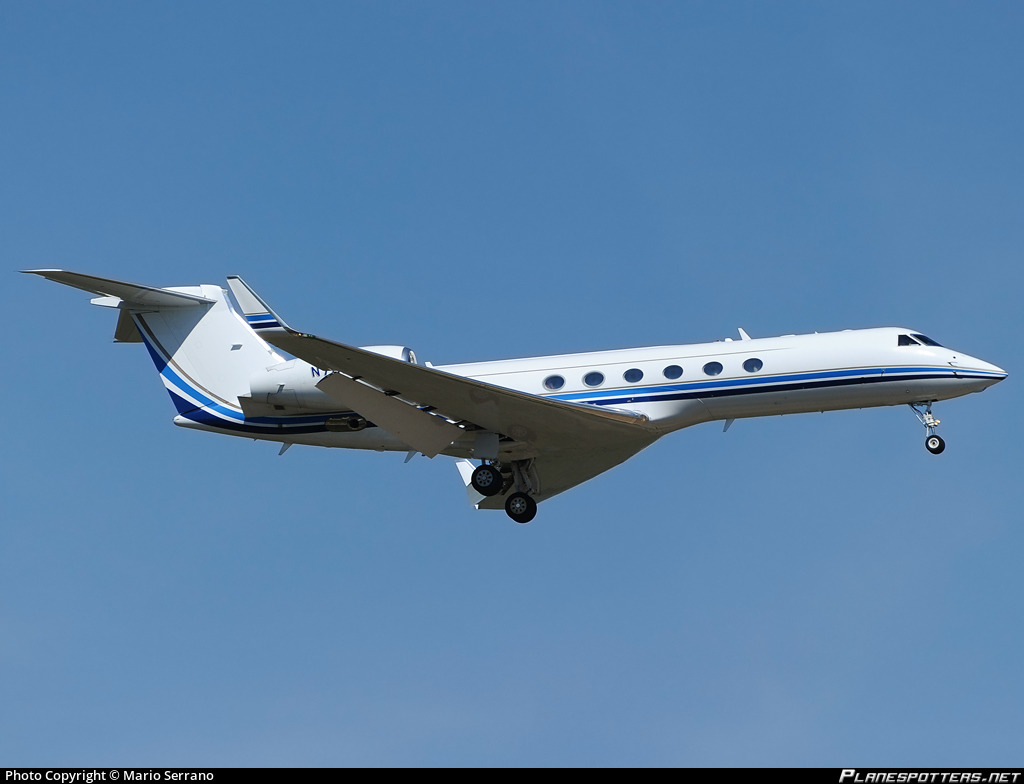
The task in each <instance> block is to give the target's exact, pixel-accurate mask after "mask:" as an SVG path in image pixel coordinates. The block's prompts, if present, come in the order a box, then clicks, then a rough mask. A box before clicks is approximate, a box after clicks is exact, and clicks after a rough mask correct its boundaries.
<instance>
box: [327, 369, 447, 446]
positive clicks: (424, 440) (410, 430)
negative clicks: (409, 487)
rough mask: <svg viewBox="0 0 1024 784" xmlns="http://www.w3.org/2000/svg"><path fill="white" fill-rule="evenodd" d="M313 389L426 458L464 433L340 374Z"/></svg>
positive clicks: (328, 377)
mask: <svg viewBox="0 0 1024 784" xmlns="http://www.w3.org/2000/svg"><path fill="white" fill-rule="evenodd" d="M316 386H317V388H318V389H321V390H323V391H324V392H326V393H327V394H329V395H330V396H331V397H333V398H335V399H336V400H338V401H340V402H341V403H343V404H344V405H345V406H347V407H350V408H351V409H352V410H353V411H357V412H359V414H361V415H362V416H364V417H366V418H367V419H370V420H372V421H374V422H377V423H381V426H382V427H384V429H385V430H387V431H388V432H389V433H391V435H393V436H395V437H397V438H400V439H402V440H403V441H404V442H405V443H407V444H408V445H409V446H411V447H412V448H413V449H415V450H417V451H418V452H422V453H423V454H425V455H426V456H427V457H434V455H436V454H438V453H439V452H441V451H443V450H444V449H445V448H446V447H447V446H448V445H449V444H450V443H451V442H452V441H454V440H455V439H456V438H459V437H460V436H462V435H463V433H464V431H463V430H462V429H461V428H459V427H456V426H455V425H453V424H451V423H449V422H446V421H445V420H443V419H441V418H440V417H438V416H435V415H433V414H431V413H428V412H426V411H422V410H420V409H419V408H417V407H416V406H412V405H409V404H408V403H403V402H402V401H401V400H398V399H397V398H396V397H394V396H389V395H387V394H385V393H383V392H381V391H379V390H377V389H374V388H373V387H369V386H367V385H366V384H361V383H360V382H358V381H355V380H354V379H352V378H349V377H348V376H345V375H342V374H341V373H331V374H329V375H327V376H326V377H324V378H323V379H322V380H321V381H320V382H319V383H318V384H317V385H316Z"/></svg>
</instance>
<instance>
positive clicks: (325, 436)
mask: <svg viewBox="0 0 1024 784" xmlns="http://www.w3.org/2000/svg"><path fill="white" fill-rule="evenodd" d="M913 336H917V337H913ZM901 343H903V344H904V345H901ZM929 343H931V344H929ZM433 367H434V368H435V369H436V370H440V371H443V372H446V373H451V374H453V375H458V376H463V377H470V378H473V379H476V380H479V381H483V382H486V383H488V384H493V385H496V386H501V387H506V388H510V389H515V390H519V391H522V392H526V393H529V394H534V395H540V396H546V397H551V398H555V399H558V400H563V401H568V402H573V403H578V404H587V405H597V406H610V407H613V408H616V409H622V410H627V411H631V412H637V413H640V414H643V415H645V416H646V417H647V418H648V419H649V420H650V421H651V423H652V424H653V425H654V426H655V427H656V428H657V429H658V430H659V431H661V432H662V433H668V432H671V431H673V430H678V429H680V428H684V427H689V426H691V425H695V424H698V423H700V422H707V421H712V420H729V419H738V418H743V417H757V416H772V415H778V414H795V413H804V412H814V411H829V410H838V409H850V408H867V407H872V406H890V405H899V404H904V403H928V402H933V401H937V400H944V399H948V398H953V397H958V396H961V395H965V394H968V393H970V392H980V391H981V390H983V389H985V388H986V387H989V386H991V385H992V384H994V383H996V382H998V381H1000V380H1001V379H1003V378H1004V377H1005V376H1006V373H1005V372H1004V371H1003V370H1001V369H1000V368H998V367H996V366H995V365H992V364H989V363H987V362H984V361H982V360H980V359H976V358H974V357H971V356H968V355H966V354H963V353H961V352H957V351H953V350H950V349H948V348H944V347H942V346H939V345H937V344H934V343H933V342H931V341H928V339H927V338H923V336H920V335H919V333H915V332H914V331H912V330H908V329H900V328H892V327H888V328H879V329H866V330H847V331H844V332H829V333H820V334H819V333H815V334H811V335H786V336H782V337H774V338H760V339H742V340H728V339H727V340H723V341H716V342H713V343H700V344H693V345H676V346H657V347H648V348H633V349H621V350H615V351H598V352H589V353H583V354H561V355H554V356H545V357H529V358H523V359H510V360H502V361H493V362H476V363H467V364H458V365H438V366H433ZM323 373H324V371H320V370H318V369H317V368H315V367H313V366H311V365H309V364H308V363H305V362H302V361H301V360H293V361H291V362H289V363H287V367H286V368H284V369H283V370H282V371H280V372H279V373H278V374H277V375H276V376H275V382H276V380H277V377H278V376H279V377H280V379H281V381H283V382H286V383H283V384H281V385H279V387H280V389H281V390H282V393H281V394H284V393H287V394H288V396H289V398H288V399H289V400H292V399H294V400H295V401H296V402H297V404H298V409H292V410H289V411H288V412H287V413H288V414H289V416H282V417H280V422H281V423H282V424H279V425H278V426H277V427H276V428H274V429H271V428H269V427H260V430H262V433H260V434H258V435H257V434H256V433H254V432H253V431H252V430H250V429H249V428H246V431H247V432H239V428H238V427H233V428H231V429H230V430H225V429H223V428H221V427H218V426H217V424H216V422H215V421H211V420H207V421H205V422H197V421H193V420H192V419H189V418H187V417H180V416H179V417H177V418H176V420H175V421H176V422H177V423H178V424H181V425H184V426H187V427H199V428H201V429H207V430H216V431H219V432H233V433H234V434H237V435H248V436H250V437H254V436H255V437H258V438H266V439H269V440H275V441H289V442H292V443H304V444H312V445H319V446H332V447H347V448H355V449H374V450H387V451H392V450H394V451H406V450H408V449H409V447H408V446H407V445H406V444H404V443H403V442H401V441H400V440H399V439H397V438H395V437H393V436H391V435H390V434H389V433H387V432H386V431H383V430H381V428H377V427H368V428H366V429H364V430H360V431H357V432H329V431H327V430H321V431H319V432H310V430H311V428H310V427H309V426H303V427H301V428H300V427H290V426H289V420H291V421H292V422H296V423H297V422H298V421H299V420H302V421H303V422H306V423H311V417H310V415H311V414H315V413H316V412H324V411H327V410H329V409H331V408H334V409H335V410H336V406H337V402H336V401H334V400H333V399H331V398H330V397H329V396H327V395H325V394H324V393H323V392H321V391H320V390H319V389H317V388H316V386H315V385H316V383H317V382H318V381H319V380H320V379H321V377H322V375H323ZM254 388H255V387H254ZM274 388H275V389H277V388H278V387H277V386H275V387H274ZM270 402H273V399H272V398H271V401H270ZM289 409H291V406H289ZM268 424H269V422H268ZM301 431H306V432H301ZM445 454H449V455H453V456H460V457H461V456H466V455H469V454H472V449H471V445H470V443H469V442H468V441H467V443H460V442H459V441H456V442H455V443H454V444H452V446H451V447H450V448H449V449H447V450H445Z"/></svg>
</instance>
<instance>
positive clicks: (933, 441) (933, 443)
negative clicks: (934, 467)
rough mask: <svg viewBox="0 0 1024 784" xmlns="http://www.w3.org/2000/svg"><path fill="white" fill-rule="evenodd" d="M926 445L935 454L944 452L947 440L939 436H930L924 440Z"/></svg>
mask: <svg viewBox="0 0 1024 784" xmlns="http://www.w3.org/2000/svg"><path fill="white" fill-rule="evenodd" d="M924 447H925V449H927V450H928V451H929V452H931V453H932V454H933V455H939V454H942V450H943V449H945V448H946V442H945V441H943V440H942V438H941V437H939V436H928V438H926V439H925V440H924Z"/></svg>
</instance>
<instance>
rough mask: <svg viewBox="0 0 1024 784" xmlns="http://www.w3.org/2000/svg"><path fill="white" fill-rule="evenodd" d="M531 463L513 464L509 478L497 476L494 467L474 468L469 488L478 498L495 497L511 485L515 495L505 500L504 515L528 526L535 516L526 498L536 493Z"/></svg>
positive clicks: (498, 469) (533, 505) (533, 506)
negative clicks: (470, 487) (514, 489)
mask: <svg viewBox="0 0 1024 784" xmlns="http://www.w3.org/2000/svg"><path fill="white" fill-rule="evenodd" d="M532 463H533V461H532V460H516V461H514V462H513V463H512V467H511V468H512V470H511V473H510V474H509V475H507V476H506V474H503V473H502V472H501V466H499V465H498V464H497V463H484V464H483V465H480V466H477V468H476V469H475V470H474V471H473V474H472V476H471V477H470V480H469V481H470V484H471V485H473V489H474V490H476V491H477V492H478V493H480V495H482V496H487V497H490V496H495V495H498V494H500V493H502V492H503V491H505V490H507V489H509V488H510V487H512V486H513V485H514V486H515V488H516V492H514V493H512V494H511V495H510V496H509V497H508V498H506V499H505V513H506V514H507V515H508V516H509V517H511V518H512V519H513V520H514V521H515V522H517V523H528V522H530V521H531V520H532V519H533V518H534V517H536V516H537V502H536V501H534V500H533V498H531V497H530V495H529V494H530V493H534V492H536V491H537V489H539V484H538V481H537V478H536V472H535V471H534V470H533V465H532Z"/></svg>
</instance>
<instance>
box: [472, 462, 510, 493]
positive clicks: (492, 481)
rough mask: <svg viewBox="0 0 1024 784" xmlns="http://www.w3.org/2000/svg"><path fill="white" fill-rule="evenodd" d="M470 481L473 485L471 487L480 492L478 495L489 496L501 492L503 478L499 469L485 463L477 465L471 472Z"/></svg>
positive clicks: (503, 482)
mask: <svg viewBox="0 0 1024 784" xmlns="http://www.w3.org/2000/svg"><path fill="white" fill-rule="evenodd" d="M470 482H471V483H472V485H473V489H474V490H476V491H477V492H478V493H480V495H486V496H491V495H497V494H498V493H500V492H501V488H502V486H503V485H504V484H505V479H504V478H503V477H502V475H501V471H499V470H498V468H497V466H492V465H486V464H485V465H482V466H478V467H477V469H476V470H475V471H474V472H473V476H472V478H471V479H470Z"/></svg>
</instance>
